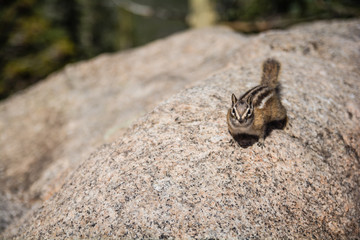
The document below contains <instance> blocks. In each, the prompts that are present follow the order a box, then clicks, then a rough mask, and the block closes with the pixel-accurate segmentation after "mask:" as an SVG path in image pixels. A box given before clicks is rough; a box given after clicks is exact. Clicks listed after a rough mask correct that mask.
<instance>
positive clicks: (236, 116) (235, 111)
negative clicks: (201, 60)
mask: <svg viewBox="0 0 360 240" xmlns="http://www.w3.org/2000/svg"><path fill="white" fill-rule="evenodd" d="M232 111H233V112H234V113H235V115H234V117H235V118H236V119H237V120H240V115H239V113H238V111H237V110H236V107H233V110H232Z"/></svg>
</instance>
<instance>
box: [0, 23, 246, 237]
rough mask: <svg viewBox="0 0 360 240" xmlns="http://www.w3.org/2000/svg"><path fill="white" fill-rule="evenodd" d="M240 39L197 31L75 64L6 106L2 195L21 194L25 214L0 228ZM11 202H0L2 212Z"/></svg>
mask: <svg viewBox="0 0 360 240" xmlns="http://www.w3.org/2000/svg"><path fill="white" fill-rule="evenodd" d="M234 38H236V36H234V34H233V33H231V32H230V31H229V30H227V29H221V30H220V29H217V30H206V31H205V30H204V31H192V32H188V33H186V34H179V35H176V36H173V37H171V38H168V39H165V40H159V41H156V42H154V43H151V44H149V45H147V46H146V47H144V48H139V49H136V50H132V51H128V52H124V53H119V54H114V55H103V56H100V57H98V58H95V59H93V60H90V61H87V62H83V63H78V64H75V65H69V66H67V67H66V68H65V69H64V70H63V71H61V72H59V73H56V74H54V75H52V76H50V77H49V78H48V79H46V80H45V81H44V82H42V83H40V84H38V85H37V86H35V87H33V88H31V89H29V90H27V91H26V92H24V93H21V94H18V95H17V96H14V97H13V98H11V99H8V100H7V101H5V102H3V103H1V104H0V133H1V134H0V195H6V196H10V195H12V196H10V197H11V198H12V199H17V200H16V202H17V203H16V205H15V206H14V208H15V209H19V211H18V212H17V213H16V214H10V215H9V214H7V215H5V214H4V215H3V214H0V232H1V230H3V229H4V228H5V227H6V225H7V224H8V223H9V222H11V219H12V217H11V216H13V217H15V216H19V215H21V213H22V212H26V210H27V209H28V208H30V207H33V206H34V204H41V202H42V201H44V200H46V199H49V198H50V197H51V196H52V195H53V194H54V193H55V192H56V191H57V190H58V189H59V188H60V187H61V185H62V184H63V179H65V177H66V176H67V175H68V173H69V172H71V171H72V170H73V169H74V168H76V167H77V165H78V164H79V163H80V162H81V161H82V160H84V159H86V158H87V157H88V156H89V154H90V153H91V152H93V151H95V150H96V148H97V147H99V146H100V145H101V144H104V143H106V142H112V141H113V140H114V139H116V138H118V137H119V136H120V135H121V133H122V132H123V131H124V129H126V127H128V126H130V124H131V123H132V122H133V121H135V120H136V119H137V118H138V117H139V116H141V115H144V114H145V113H147V112H149V111H151V110H152V109H153V108H154V107H155V106H156V105H157V103H159V102H160V101H162V100H164V99H166V98H168V97H170V96H171V95H173V94H174V93H176V92H177V91H179V90H180V89H183V88H184V87H185V86H186V85H189V84H193V83H194V82H196V81H197V80H200V79H203V78H204V77H206V76H207V75H208V74H209V73H212V72H213V71H216V69H220V68H223V67H224V65H225V64H227V61H225V60H224V58H227V56H228V55H229V54H231V52H232V51H231V50H233V49H234V48H235V47H236V46H238V45H239V44H240V43H241V41H244V40H243V39H242V40H240V41H237V43H236V44H233V43H234ZM193 39H202V40H203V41H197V42H192V40H193ZM216 42H220V44H216V45H214V43H216ZM164 46H166V47H165V48H164ZM11 202H12V201H7V202H6V203H5V201H0V209H4V211H6V209H7V208H9V204H10V205H11ZM19 204H20V205H21V204H22V207H21V208H19ZM20 210H21V211H20ZM5 216H6V217H5ZM3 217H4V219H2V218H3Z"/></svg>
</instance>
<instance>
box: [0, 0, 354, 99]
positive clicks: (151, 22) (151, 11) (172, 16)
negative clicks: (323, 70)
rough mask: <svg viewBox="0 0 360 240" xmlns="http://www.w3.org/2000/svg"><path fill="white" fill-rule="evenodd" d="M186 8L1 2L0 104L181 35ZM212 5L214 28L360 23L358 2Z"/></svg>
mask: <svg viewBox="0 0 360 240" xmlns="http://www.w3.org/2000/svg"><path fill="white" fill-rule="evenodd" d="M190 1H196V0H189V1H185V0H172V1H165V0H136V1H135V0H134V1H131V0H102V1H88V0H0V99H4V98H6V97H8V96H9V95H11V94H12V93H14V92H16V91H18V90H21V89H23V88H25V87H27V86H29V85H31V84H33V83H35V82H37V81H38V80H40V79H42V78H44V77H45V76H47V75H48V74H50V73H51V72H53V71H56V70H58V69H60V68H62V67H63V66H64V65H65V64H67V63H70V62H75V61H79V60H82V59H87V58H91V57H93V56H96V55H98V54H100V53H103V52H114V51H117V50H121V49H126V48H131V47H134V46H139V45H142V44H145V43H147V42H149V41H152V40H154V39H157V38H160V37H164V36H166V35H169V34H171V33H173V32H176V31H179V30H183V29H186V28H187V27H188V25H187V23H186V19H187V17H188V15H189V12H190V11H191V9H189V8H191V6H192V5H193V4H192V5H191V4H189V3H188V2H190ZM213 3H215V4H216V9H217V15H218V17H217V18H218V21H220V22H237V21H245V22H252V21H257V20H264V21H271V20H272V19H287V20H289V19H290V20H294V21H290V22H296V21H304V20H309V19H310V20H312V19H326V18H344V17H359V16H360V1H355V0H342V1H341V0H273V1H268V0H221V1H220V0H218V1H216V0H213ZM238 26H239V25H238ZM240 26H241V25H240ZM279 26H280V27H282V25H281V24H280V25H279ZM279 26H278V27H279ZM238 30H241V29H238ZM260 30H261V29H260ZM251 31H252V30H251ZM254 31H256V29H255V30H254Z"/></svg>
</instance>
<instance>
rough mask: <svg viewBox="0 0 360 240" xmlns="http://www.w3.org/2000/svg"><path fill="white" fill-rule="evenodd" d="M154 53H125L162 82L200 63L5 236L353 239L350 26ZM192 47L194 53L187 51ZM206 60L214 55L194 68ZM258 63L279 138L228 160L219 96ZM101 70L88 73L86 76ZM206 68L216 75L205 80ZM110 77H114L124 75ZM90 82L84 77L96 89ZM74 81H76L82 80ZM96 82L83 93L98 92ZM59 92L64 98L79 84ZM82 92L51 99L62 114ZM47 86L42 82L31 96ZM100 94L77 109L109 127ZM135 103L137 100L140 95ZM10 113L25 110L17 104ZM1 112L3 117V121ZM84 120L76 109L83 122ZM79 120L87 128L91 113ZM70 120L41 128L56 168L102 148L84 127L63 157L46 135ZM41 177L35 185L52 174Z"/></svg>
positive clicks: (354, 104) (353, 56)
mask: <svg viewBox="0 0 360 240" xmlns="http://www.w3.org/2000/svg"><path fill="white" fill-rule="evenodd" d="M209 36H212V37H209ZM210 39H211V40H210ZM190 40H191V41H190ZM171 41H174V42H176V41H178V42H179V44H180V42H182V44H183V45H182V46H183V48H182V49H181V50H179V49H176V48H171V47H169V46H168V45H167V44H169V42H171ZM207 41H210V43H209V42H207ZM155 44H159V45H158V48H157V51H155V50H154V48H152V47H153V46H154V45H150V46H146V47H144V48H141V49H139V50H136V51H137V52H142V53H143V55H141V56H142V58H143V60H144V59H149V60H148V61H146V60H144V62H148V63H149V64H150V62H151V61H152V59H154V57H153V56H154V54H155V55H157V56H158V57H159V62H162V63H163V64H165V63H166V64H167V63H170V62H171V64H173V66H174V67H173V69H172V70H171V69H170V70H169V72H168V73H169V75H171V74H170V73H172V71H176V72H178V73H179V74H180V73H183V74H185V73H184V68H183V69H181V68H180V67H176V65H177V64H180V65H181V63H183V64H185V65H186V64H188V65H187V66H190V65H191V64H190V62H192V61H195V62H197V63H199V64H197V65H195V67H194V69H195V68H196V70H194V69H193V72H187V73H186V76H187V77H186V78H188V79H189V80H188V81H189V82H193V84H192V86H188V87H187V88H186V89H185V90H183V91H181V92H179V93H177V94H175V95H173V96H172V97H170V98H168V99H167V100H166V101H164V102H162V103H161V104H159V105H158V106H157V107H156V108H155V109H154V110H153V111H152V112H150V113H149V114H147V115H145V116H144V117H142V118H140V119H139V120H137V121H136V123H135V124H134V125H132V126H131V127H130V128H128V129H127V130H126V131H119V130H118V128H112V129H113V131H114V132H122V135H121V137H119V138H118V140H117V141H115V142H113V143H112V144H108V145H104V146H103V147H101V148H100V149H98V150H97V151H96V152H94V153H93V154H91V156H90V157H89V158H84V160H83V161H82V162H81V164H80V165H79V167H78V168H76V169H75V170H74V171H72V172H71V174H69V175H68V177H66V179H65V184H64V185H63V186H62V187H61V189H60V190H59V191H58V192H57V193H56V194H55V195H54V196H53V197H52V198H50V199H49V200H47V201H45V202H44V203H43V205H42V207H41V208H39V209H35V210H34V211H32V212H30V213H29V214H27V215H26V217H23V218H22V219H21V220H19V221H16V222H15V223H13V224H12V225H10V227H8V228H7V229H6V231H5V233H4V235H3V236H4V237H6V238H7V237H17V238H20V239H23V238H25V239H27V238H39V237H40V238H49V239H56V238H61V239H62V238H115V239H118V238H155V239H158V238H182V239H183V238H195V237H196V238H221V239H229V238H244V239H245V238H260V239H264V238H320V239H331V238H336V239H342V238H357V237H358V236H359V235H360V221H359V220H360V218H359V216H360V200H359V199H360V191H359V189H360V181H359V180H360V169H359V168H360V160H359V155H360V147H359V142H360V114H359V113H360V100H359V99H360V82H359V78H360V71H359V65H360V21H359V20H352V21H334V22H318V23H312V24H307V25H302V26H298V27H294V28H292V29H290V30H286V31H270V32H267V33H263V34H259V35H256V36H250V37H244V36H241V35H238V34H236V33H233V32H231V31H229V30H225V29H205V30H199V31H190V32H185V33H183V34H181V35H178V36H174V37H172V38H170V39H167V40H164V41H160V42H158V43H155ZM202 44H205V45H207V47H206V48H201V49H198V48H199V47H200V46H202ZM160 46H162V47H160ZM220 46H222V47H220ZM186 49H193V50H192V52H193V53H194V54H193V55H192V57H194V59H193V58H190V56H188V55H183V54H184V53H183V51H185V52H186ZM214 49H222V51H218V52H217V53H216V54H214V55H213V57H210V58H208V59H204V58H205V56H204V55H205V53H207V52H208V51H210V52H211V51H215V50H214ZM120 56H121V57H120ZM124 56H125V57H124ZM118 57H119V59H112V60H116V61H120V62H121V59H122V58H125V59H128V58H131V57H132V53H131V52H130V53H125V54H123V55H121V54H120V55H118ZM267 57H275V58H277V59H278V60H279V61H280V62H281V63H282V73H281V76H280V80H281V82H282V99H283V104H284V106H285V107H286V108H287V111H288V118H289V122H288V124H287V126H286V127H285V129H284V130H279V129H276V130H273V131H272V132H271V133H270V135H269V136H268V137H267V138H266V139H265V144H266V147H265V148H263V149H261V148H259V147H257V146H256V144H255V145H252V146H250V147H247V148H241V147H240V146H239V145H238V144H237V143H236V142H234V141H233V140H232V138H231V136H230V135H229V134H228V132H227V126H226V121H225V115H226V111H227V108H228V107H229V104H230V96H231V93H232V92H235V93H236V94H240V93H241V92H244V91H245V90H246V89H248V88H250V87H252V86H255V85H256V84H258V82H259V80H260V74H261V72H260V66H261V63H262V61H263V60H264V59H266V58H267ZM102 59H104V58H99V59H97V60H95V61H94V62H95V63H96V62H98V65H97V66H98V68H97V69H98V70H99V69H101V64H100V62H101V60H102ZM160 59H161V60H160ZM124 61H125V60H124ZM134 62H136V61H135V57H134ZM212 62H215V63H212ZM200 63H203V64H200ZM205 63H207V64H208V65H206V64H205ZM213 64H215V66H217V67H214V68H212V67H211V66H212V65H213ZM120 65H121V66H122V69H123V72H126V69H127V68H131V67H133V66H132V65H131V64H128V65H127V64H125V63H124V65H122V64H121V63H119V65H118V66H120ZM164 66H165V65H164ZM209 66H210V67H209ZM158 67H159V68H161V67H162V65H160V66H158ZM136 68H137V69H138V71H139V74H140V76H138V78H139V79H148V78H147V77H148V76H149V74H145V72H148V73H149V72H152V67H150V68H149V69H147V66H146V64H145V65H142V66H137V67H136ZM140 70H141V71H140ZM114 71H115V70H114ZM116 71H117V72H116V73H114V76H120V75H117V74H120V73H121V71H120V70H119V69H116ZM101 72H102V71H100V70H99V73H98V75H97V78H100V79H101V74H100V73H101ZM123 72H122V73H123ZM142 73H144V74H143V75H141V74H142ZM64 74H65V73H64ZM73 74H76V71H74V72H73ZM104 74H105V73H104ZM206 74H208V77H206V79H204V80H201V78H202V77H203V78H205V75H206ZM91 75H96V74H94V73H91V72H90V73H88V76H91ZM157 75H158V74H154V75H153V76H154V78H156V79H158V78H157V77H155V76H157ZM54 78H55V80H52V81H56V77H54ZM77 78H79V79H83V80H84V82H85V83H86V82H87V81H86V79H87V78H82V77H81V76H79V77H77ZM97 78H94V79H95V80H94V81H93V82H92V84H93V85H96V84H101V81H100V83H97V82H96V79H97ZM195 80H201V81H197V82H195ZM58 81H60V80H58ZM143 81H145V80H143ZM167 81H168V80H164V82H167ZM80 82H81V81H80ZM145 82H146V81H145ZM174 82H177V81H174ZM85 83H84V84H85ZM47 84H48V85H47ZM72 84H73V86H77V85H76V84H79V81H74V82H72ZM92 84H90V83H89V84H88V85H87V84H85V85H84V86H82V87H80V88H76V87H75V89H76V90H75V91H74V93H73V94H71V95H69V96H63V98H66V99H67V101H68V103H69V104H68V105H67V107H69V106H72V105H75V106H77V108H76V107H74V108H73V109H76V110H81V109H82V107H83V108H85V106H82V105H81V104H80V103H79V105H81V106H78V105H77V103H76V101H75V103H74V104H71V103H72V99H73V98H79V96H77V94H79V93H80V92H82V91H92V88H91V86H92ZM108 84H110V83H108ZM173 84H175V83H173ZM49 85H50V81H49V82H46V83H44V86H45V87H46V86H49ZM70 85H71V84H70ZM44 86H43V87H39V88H38V89H37V91H40V90H41V89H42V90H41V91H44V90H48V94H49V95H51V93H52V92H51V91H55V92H56V90H58V89H57V88H56V89H54V88H50V87H49V89H46V88H45V87H44ZM64 86H65V85H64ZM86 86H88V88H86ZM179 88H180V87H179ZM179 88H178V89H179ZM134 89H135V90H136V88H134ZM163 89H165V88H163ZM111 90H112V89H107V91H105V90H101V91H99V92H97V93H96V92H95V93H93V94H90V93H89V94H88V95H87V96H88V98H84V99H90V98H94V99H93V101H95V102H96V100H98V101H104V102H102V103H101V104H102V105H101V106H98V108H99V109H101V108H105V107H106V108H107V110H106V111H105V110H104V111H103V112H101V114H102V115H100V116H98V117H99V118H105V119H106V118H110V119H116V118H117V117H121V116H116V114H118V115H119V114H120V112H117V113H116V114H114V115H113V112H112V110H113V109H114V108H117V107H119V106H117V105H116V103H119V102H117V101H116V100H111V98H108V99H107V100H101V98H102V97H103V96H104V95H106V94H107V92H111ZM33 91H35V90H33ZM102 91H105V92H102ZM161 91H164V90H159V92H161ZM174 91H176V90H174ZM144 92H146V91H145V90H144V89H141V90H140V89H138V94H139V95H142V94H143V93H144ZM132 93H133V92H129V93H127V95H126V96H131V95H132ZM124 94H125V93H124ZM169 95H171V94H170V93H169ZM169 95H166V97H167V96H169ZM81 96H82V95H81ZM12 101H14V102H16V101H20V102H25V101H24V100H22V96H18V97H15V99H13V100H12ZM82 103H83V104H84V105H86V104H85V103H86V101H83V102H82ZM114 104H115V105H114ZM46 105H49V106H51V109H52V111H53V112H54V113H57V112H58V111H57V109H58V108H60V107H61V106H60V105H61V103H58V102H56V101H54V102H52V101H48V102H47V104H46ZM30 106H31V104H30ZM95 106H96V105H95ZM10 107H11V105H10V104H9V105H8V106H6V107H4V105H2V109H4V108H6V109H7V111H13V112H15V113H13V115H12V116H16V110H13V109H10ZM93 108H94V106H92V107H86V109H87V111H92V109H93ZM98 108H96V107H95V108H94V109H95V110H93V111H95V112H96V110H97V109H98ZM24 109H25V108H24ZM2 111H4V110H2ZM60 112H61V111H60ZM72 114H75V115H76V114H77V113H75V112H74V113H72ZM79 114H84V113H83V112H82V113H79ZM107 114H109V115H110V116H106V115H107ZM54 116H61V114H59V115H56V114H55V115H54ZM90 116H92V117H94V118H96V114H95V115H90ZM34 117H35V116H34ZM2 118H3V117H2ZM64 119H69V120H68V121H65V120H64ZM71 119H72V118H71V116H68V118H62V117H48V118H47V120H46V121H47V122H48V123H49V129H54V130H56V129H58V130H56V131H59V132H56V131H55V132H51V134H54V135H58V136H60V140H59V141H60V142H62V141H64V142H66V145H69V146H71V147H72V149H74V150H73V151H72V152H73V154H74V155H69V159H70V160H68V162H69V163H68V165H71V164H70V162H72V161H79V159H77V158H81V157H83V156H82V155H81V154H78V153H77V151H80V150H81V151H82V150H83V148H87V147H88V146H89V145H92V143H93V141H95V140H93V138H96V136H104V135H106V131H105V129H106V128H105V127H103V128H94V129H95V130H96V131H94V132H88V134H86V135H85V136H83V137H84V139H87V140H88V141H84V142H78V144H75V142H74V140H73V139H72V137H71V136H69V135H66V134H65V135H62V133H63V131H61V130H59V129H62V127H61V126H68V125H70V126H68V128H69V127H71V126H73V131H74V129H76V127H74V126H77V127H79V126H81V125H76V123H77V122H80V121H77V120H73V121H72V120H71ZM75 119H76V118H75ZM87 120H88V121H89V125H91V126H93V125H96V124H91V123H92V121H95V120H93V119H87ZM44 121H45V120H44ZM64 122H65V123H66V124H64ZM74 122H75V123H74ZM84 122H85V121H84ZM23 124H25V123H23ZM54 126H60V127H56V129H55V127H54ZM33 128H34V129H35V128H36V127H34V126H33ZM68 128H67V131H69V129H68ZM19 131H21V130H19ZM34 131H35V130H34ZM84 132H86V131H84ZM65 133H67V132H65ZM13 134H14V135H12V136H14V137H15V136H16V133H13ZM49 134H50V133H49ZM115 135H116V134H115ZM84 139H83V140H84ZM39 141H40V140H39ZM45 143H48V142H47V141H45ZM48 144H49V145H50V146H51V144H53V145H57V144H58V142H56V141H55V142H49V143H48ZM73 145H74V146H73ZM81 151H80V152H81ZM35 152H36V151H35ZM36 153H37V154H40V155H41V152H40V153H39V152H36ZM42 153H43V154H45V155H46V153H47V151H44V152H42ZM60 153H61V151H60V152H59V153H56V154H60ZM75 153H76V154H78V155H75ZM84 153H85V152H84ZM56 154H55V153H54V155H55V156H57V155H56ZM8 156H11V154H8ZM1 158H3V156H2V157H1ZM20 160H21V158H19V161H20ZM24 168H26V166H24ZM44 169H46V171H44V173H47V171H48V169H51V168H48V167H46V166H44ZM56 174H57V173H54V175H56Z"/></svg>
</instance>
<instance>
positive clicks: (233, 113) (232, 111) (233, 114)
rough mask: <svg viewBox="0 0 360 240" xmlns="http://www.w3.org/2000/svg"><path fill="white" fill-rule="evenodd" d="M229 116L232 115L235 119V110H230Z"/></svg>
mask: <svg viewBox="0 0 360 240" xmlns="http://www.w3.org/2000/svg"><path fill="white" fill-rule="evenodd" d="M231 115H232V116H233V117H235V109H234V108H233V109H232V110H231Z"/></svg>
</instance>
